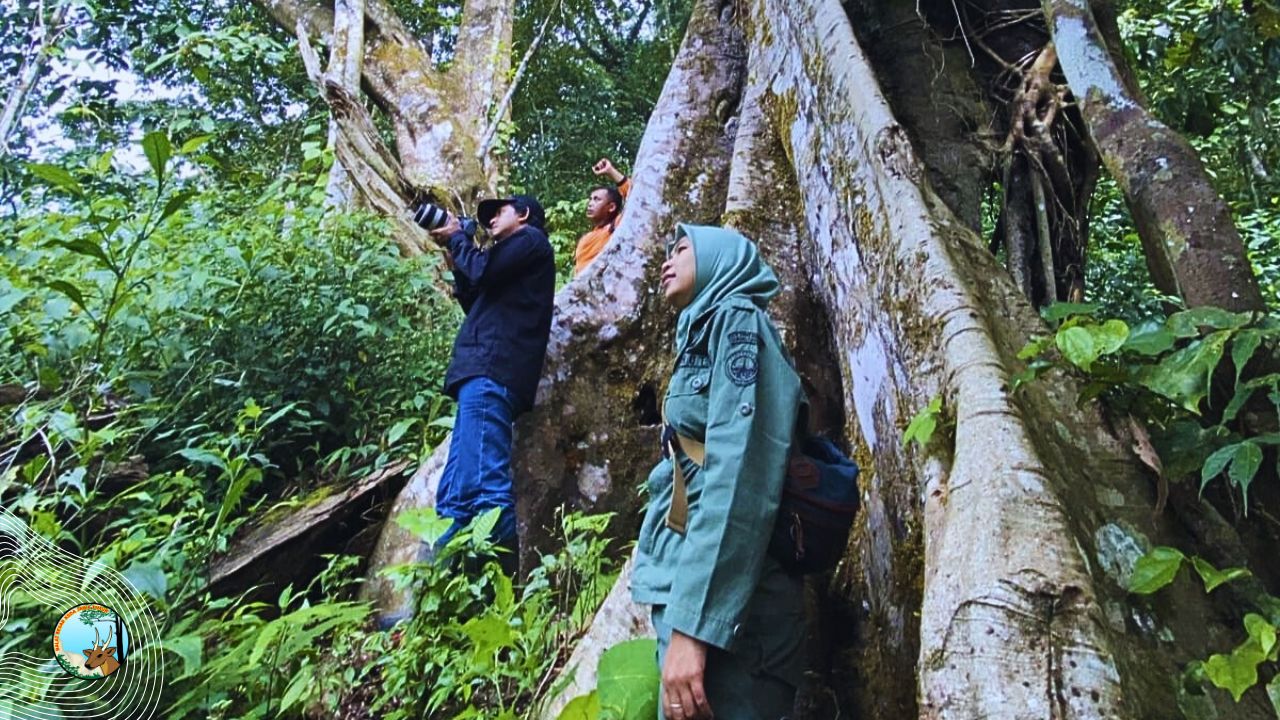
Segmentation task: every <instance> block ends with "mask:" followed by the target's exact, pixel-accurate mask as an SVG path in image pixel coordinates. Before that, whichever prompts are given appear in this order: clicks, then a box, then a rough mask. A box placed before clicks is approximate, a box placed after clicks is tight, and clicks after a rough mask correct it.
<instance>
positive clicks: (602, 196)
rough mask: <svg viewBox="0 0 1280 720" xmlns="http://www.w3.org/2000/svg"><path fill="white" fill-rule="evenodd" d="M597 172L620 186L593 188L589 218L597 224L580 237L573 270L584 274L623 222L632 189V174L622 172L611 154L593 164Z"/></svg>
mask: <svg viewBox="0 0 1280 720" xmlns="http://www.w3.org/2000/svg"><path fill="white" fill-rule="evenodd" d="M591 172H593V173H595V174H596V175H607V176H608V177H609V179H610V180H612V181H613V182H614V185H616V187H610V186H608V185H600V186H599V187H596V188H593V189H592V190H591V196H590V197H589V198H588V199H587V219H588V220H590V221H591V224H592V225H594V226H595V227H593V228H591V229H590V230H588V231H587V232H586V234H584V235H583V236H582V237H580V238H578V248H577V249H576V250H575V251H574V253H573V274H574V275H578V274H580V273H581V272H582V271H583V269H585V268H586V267H587V265H589V264H590V263H591V261H592V260H594V259H595V257H596V256H597V255H599V254H600V251H601V250H603V249H604V246H605V245H607V244H608V243H609V238H610V237H612V236H613V231H614V230H615V229H617V227H618V223H620V222H622V201H623V199H625V198H626V197H627V195H628V194H630V192H631V178H629V177H627V176H626V175H623V174H622V173H620V172H618V169H617V168H615V167H614V166H613V163H611V162H609V160H608V158H604V159H601V160H600V162H598V163H596V164H595V165H594V166H592V168H591Z"/></svg>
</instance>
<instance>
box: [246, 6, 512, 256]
mask: <svg viewBox="0 0 1280 720" xmlns="http://www.w3.org/2000/svg"><path fill="white" fill-rule="evenodd" d="M257 2H258V3H259V4H260V5H262V6H263V7H264V8H265V9H266V10H267V11H268V13H270V15H271V17H272V18H273V19H275V21H276V22H277V23H279V24H280V25H281V26H282V27H283V28H285V30H287V31H288V32H290V33H296V34H297V35H298V36H299V38H300V40H301V39H304V38H309V37H318V38H321V39H323V40H324V41H325V42H326V43H329V44H331V45H333V44H335V43H337V42H339V41H340V40H342V39H343V38H340V37H339V38H336V39H335V37H334V33H333V29H334V27H335V24H334V22H335V10H334V6H333V4H332V2H327V1H325V0H257ZM344 4H345V3H344ZM361 4H362V5H363V18H364V22H363V25H362V29H363V52H364V56H363V58H362V59H361V60H362V61H361V63H360V77H361V79H362V80H363V83H362V87H363V88H364V89H365V90H366V91H367V93H368V95H369V98H370V99H371V100H372V101H373V103H374V105H376V106H377V107H378V109H380V110H381V111H382V112H384V113H385V114H386V116H387V119H388V120H389V121H390V123H391V127H392V130H393V134H394V136H395V140H396V153H395V159H394V161H393V163H392V169H393V170H394V174H395V175H397V176H399V178H400V179H401V180H402V181H403V182H402V183H400V184H399V186H396V185H397V184H396V183H390V185H391V187H390V188H389V189H387V188H382V187H378V186H380V185H382V184H383V183H384V182H385V180H386V178H385V175H386V174H387V173H385V172H383V171H382V170H381V169H380V168H378V167H376V166H375V167H368V165H369V163H370V162H372V161H373V159H374V156H379V157H381V158H382V159H384V160H385V159H386V158H389V157H391V153H389V152H386V151H385V149H383V148H381V145H382V143H381V140H380V138H379V136H378V135H377V133H376V132H373V133H369V132H360V133H357V134H358V135H359V137H358V138H357V137H347V138H345V139H346V140H347V142H346V143H345V144H347V145H348V146H354V149H353V151H352V152H349V153H346V154H344V153H343V152H342V148H343V145H344V143H343V142H338V143H336V149H337V150H338V161H339V162H340V163H341V164H342V165H343V166H344V169H345V171H346V172H347V173H349V174H350V175H352V176H353V177H352V180H353V183H354V184H355V186H356V187H357V188H359V189H360V190H361V195H362V198H363V200H364V201H365V202H366V203H367V204H368V205H369V206H371V207H372V208H374V209H376V210H378V211H380V212H382V213H384V214H387V215H389V216H392V217H397V216H403V215H404V213H405V209H406V206H407V205H408V203H409V202H410V201H412V200H414V199H416V198H417V197H419V196H420V195H422V194H425V195H426V196H429V197H431V198H433V199H434V200H435V201H437V202H439V203H442V204H445V205H448V206H449V207H450V208H452V209H453V210H455V211H460V210H462V209H463V208H467V209H470V208H472V207H474V204H475V201H476V199H478V198H479V197H480V196H481V195H483V194H486V193H491V192H493V191H494V190H495V185H496V181H497V171H498V169H500V167H501V166H500V164H499V163H498V161H497V160H496V156H494V155H493V154H492V153H491V152H490V153H487V154H485V155H483V156H481V155H479V154H478V153H477V152H476V148H477V147H478V146H479V144H480V137H481V134H482V133H483V131H484V129H485V128H486V127H487V126H488V124H489V120H490V117H489V115H490V113H491V111H492V109H493V106H494V105H496V104H497V102H498V99H499V98H501V97H502V94H503V92H504V91H505V89H506V78H507V73H508V71H509V70H510V67H511V21H512V5H513V3H512V0H469V1H468V2H467V3H466V6H465V9H464V13H463V20H462V23H461V25H460V27H459V30H458V47H459V51H458V53H457V55H456V57H455V58H454V63H453V66H452V67H451V68H450V69H449V70H447V71H442V70H438V69H437V68H436V66H435V63H434V61H433V59H432V57H431V54H430V53H429V52H428V51H427V49H426V47H424V46H423V45H422V43H421V42H419V41H418V39H417V38H415V37H414V36H413V34H412V33H410V32H409V30H408V28H406V27H405V25H404V22H403V21H402V20H401V19H400V17H399V16H398V15H397V14H396V12H395V10H394V9H393V8H392V7H391V5H390V4H389V3H388V2H387V0H365V2H363V3H361ZM350 37H351V36H350V35H348V38H350ZM333 70H335V71H337V70H339V68H334V69H333ZM316 76H317V73H314V72H312V77H313V79H315V78H316ZM339 77H340V73H338V72H335V73H334V77H329V78H325V79H324V80H323V81H320V80H317V82H320V83H321V84H322V87H323V94H324V96H325V98H326V100H327V101H328V102H329V104H330V106H331V107H332V108H333V110H334V113H335V116H337V118H338V120H339V124H340V125H342V127H343V132H344V133H346V132H348V131H349V127H348V125H346V124H343V123H342V122H341V120H342V117H341V116H342V115H344V114H351V113H359V112H362V111H363V110H364V108H363V107H359V108H358V109H357V108H355V107H353V106H359V105H361V101H360V97H359V94H358V93H352V92H351V91H350V90H349V89H348V88H346V87H345V86H344V83H343V82H342V81H341V80H340V79H339ZM370 128H372V125H371V124H370ZM362 145H366V146H368V145H372V146H374V150H373V151H365V149H363V148H361V146H362ZM349 149H351V148H349ZM361 174H364V175H371V174H377V175H381V176H383V177H382V179H381V180H380V181H379V180H369V181H367V182H366V183H365V185H366V186H369V185H372V186H375V188H376V189H375V190H374V191H373V192H372V193H367V192H365V187H362V183H361V181H360V179H359V178H358V177H355V176H357V175H361ZM404 224H406V225H407V224H408V223H404ZM405 233H407V234H408V235H407V237H408V238H415V239H416V240H417V241H421V240H422V238H421V237H416V236H415V235H414V234H413V231H412V230H411V229H408V228H406V229H405ZM415 244H418V245H420V242H417V243H415V242H410V241H408V240H403V241H402V242H401V247H402V249H403V250H404V251H405V252H407V253H414V252H415V250H414V245H415Z"/></svg>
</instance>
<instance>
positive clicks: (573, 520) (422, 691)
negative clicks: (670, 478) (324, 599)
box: [371, 509, 652, 718]
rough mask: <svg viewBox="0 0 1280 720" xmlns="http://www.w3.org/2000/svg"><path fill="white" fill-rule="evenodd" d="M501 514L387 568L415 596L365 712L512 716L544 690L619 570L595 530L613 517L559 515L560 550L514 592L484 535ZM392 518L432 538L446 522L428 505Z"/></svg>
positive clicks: (484, 518)
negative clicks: (420, 559)
mask: <svg viewBox="0 0 1280 720" xmlns="http://www.w3.org/2000/svg"><path fill="white" fill-rule="evenodd" d="M497 518H498V512H497V510H493V511H490V512H489V513H487V514H486V515H485V516H481V517H480V518H477V519H476V521H474V522H473V523H472V525H471V526H470V527H469V528H467V529H465V530H463V531H462V532H460V533H458V534H457V535H455V536H454V537H453V538H452V539H451V540H450V541H449V543H448V544H447V545H446V546H445V547H443V548H439V549H437V551H436V553H435V556H434V558H433V560H432V562H430V563H425V564H423V563H415V564H410V565H405V566H398V567H393V568H389V569H388V570H387V571H386V573H387V574H388V576H389V577H391V579H392V580H393V582H394V583H395V584H396V585H397V586H404V585H407V584H411V585H413V586H414V587H415V588H416V590H415V592H416V596H417V597H418V598H419V602H418V607H417V609H416V613H415V615H414V617H413V619H412V620H411V621H409V623H408V625H407V626H406V627H404V628H403V631H402V632H400V633H398V634H397V635H396V637H397V638H398V640H397V641H395V642H397V643H398V644H394V645H393V649H392V650H391V651H390V652H388V654H386V655H383V656H381V657H378V658H377V659H376V660H375V661H374V663H373V667H375V668H377V672H378V673H379V674H380V678H381V683H382V686H381V693H380V697H379V698H378V699H377V700H376V701H375V702H374V703H373V705H372V707H371V710H372V711H373V712H374V713H376V714H377V715H378V716H379V717H387V718H408V717H413V718H417V717H454V718H471V717H515V712H516V708H518V707H521V706H525V705H528V704H529V703H531V702H532V701H533V700H534V699H535V698H536V697H537V696H538V695H539V693H542V692H545V691H546V690H547V689H548V687H549V680H550V675H551V673H552V672H553V671H554V670H555V669H556V667H557V661H558V660H559V659H562V658H563V656H564V655H565V654H566V653H567V651H568V649H569V643H570V641H571V640H572V639H573V638H575V637H576V635H577V633H578V631H579V630H580V629H581V628H583V627H584V626H585V624H586V623H587V622H588V621H589V620H590V618H591V616H592V614H593V613H594V610H595V608H596V607H598V606H599V604H600V602H601V601H602V600H603V599H604V596H605V594H606V593H607V591H608V588H609V587H610V585H611V584H612V580H613V577H614V576H615V575H616V569H615V568H614V567H613V566H612V564H611V563H610V562H609V561H608V560H607V558H606V552H605V550H606V548H607V543H606V542H605V540H604V539H603V537H602V536H601V533H602V532H603V530H604V528H605V527H606V526H607V524H608V522H609V516H592V517H587V516H581V515H568V516H566V517H564V518H563V519H562V521H561V533H562V537H561V539H562V540H563V541H564V549H563V550H562V551H561V552H560V553H559V554H557V555H556V556H554V557H552V556H544V557H543V558H542V562H541V565H540V566H539V567H537V568H535V569H534V571H533V572H532V573H531V575H530V577H529V579H528V582H527V583H526V585H525V586H524V588H523V589H522V590H521V591H520V592H519V593H518V594H517V592H516V589H515V588H514V587H513V586H512V583H511V580H510V578H508V577H507V576H506V575H504V574H503V573H502V571H501V570H500V569H499V566H498V564H497V563H496V562H494V561H493V560H492V557H493V555H494V554H495V553H496V552H499V551H500V550H498V549H497V548H494V547H493V546H492V545H491V544H490V543H489V541H488V539H487V538H488V534H489V532H490V530H491V529H492V527H493V526H494V524H495V523H496V522H497ZM398 521H399V522H400V523H401V525H402V526H403V527H405V528H406V529H409V530H411V531H412V532H414V533H416V534H417V535H418V536H419V537H420V538H422V539H423V540H424V541H425V542H428V543H431V544H434V543H435V541H437V540H438V539H439V538H440V536H441V535H442V534H443V533H444V531H445V530H446V529H447V528H448V527H449V525H450V523H451V521H450V520H448V519H447V518H437V517H436V516H435V513H434V511H432V510H429V509H428V510H425V511H421V512H416V513H412V514H407V515H406V516H402V517H401V518H399V519H398ZM456 565H461V566H462V567H466V568H472V571H471V572H467V573H460V572H457V571H456V570H454V569H453V566H456ZM649 662H650V664H652V655H650V657H649Z"/></svg>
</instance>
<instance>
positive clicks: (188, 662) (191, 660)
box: [164, 635, 204, 677]
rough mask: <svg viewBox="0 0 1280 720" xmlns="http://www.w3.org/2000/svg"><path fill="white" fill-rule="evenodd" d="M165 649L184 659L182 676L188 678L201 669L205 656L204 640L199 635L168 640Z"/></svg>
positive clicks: (165, 642)
mask: <svg viewBox="0 0 1280 720" xmlns="http://www.w3.org/2000/svg"><path fill="white" fill-rule="evenodd" d="M164 649H165V650H168V651H169V652H171V653H173V654H175V655H177V656H178V657H180V658H182V675H181V677H187V676H189V675H192V674H194V673H195V672H196V671H197V670H199V669H200V666H201V665H202V662H203V655H204V640H202V639H201V637H200V636H199V635H184V636H182V637H178V638H166V639H165V641H164Z"/></svg>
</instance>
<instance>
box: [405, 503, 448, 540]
mask: <svg viewBox="0 0 1280 720" xmlns="http://www.w3.org/2000/svg"><path fill="white" fill-rule="evenodd" d="M395 519H396V524H397V525H399V526H400V527H402V528H404V529H405V530H408V531H409V532H410V533H412V534H413V535H414V536H415V537H417V538H418V539H419V540H422V541H423V542H425V543H427V544H428V545H435V544H436V542H437V541H438V540H439V539H440V538H442V537H444V534H445V533H446V532H448V530H449V526H450V525H452V524H453V520H452V519H450V518H447V517H443V516H441V515H437V514H436V511H435V508H430V507H428V508H421V509H414V510H405V511H404V512H402V513H400V514H399V515H396V518H395Z"/></svg>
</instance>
